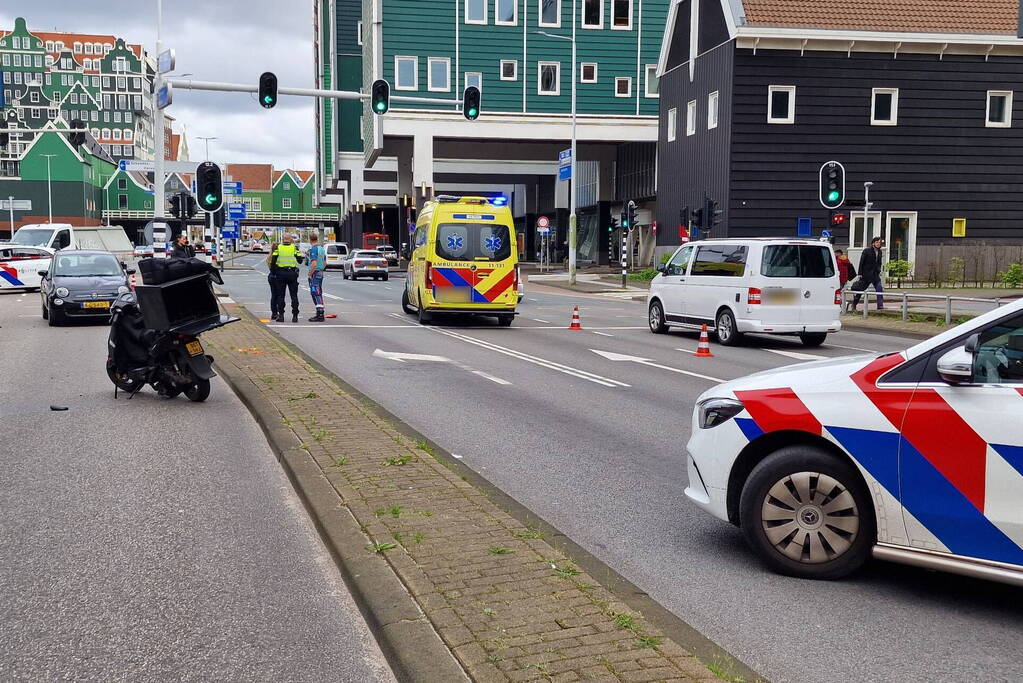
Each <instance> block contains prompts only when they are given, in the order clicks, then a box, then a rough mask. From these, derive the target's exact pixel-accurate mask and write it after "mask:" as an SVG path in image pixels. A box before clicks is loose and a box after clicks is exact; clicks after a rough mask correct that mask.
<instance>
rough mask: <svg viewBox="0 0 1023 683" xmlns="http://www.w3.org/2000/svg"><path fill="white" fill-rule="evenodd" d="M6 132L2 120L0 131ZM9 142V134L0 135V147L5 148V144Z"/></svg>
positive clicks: (0, 121) (5, 124)
mask: <svg viewBox="0 0 1023 683" xmlns="http://www.w3.org/2000/svg"><path fill="white" fill-rule="evenodd" d="M6 130H7V122H6V121H4V120H2V119H0V131H6ZM10 141H11V134H10V133H6V132H3V133H0V147H6V146H7V144H8V143H9V142H10Z"/></svg>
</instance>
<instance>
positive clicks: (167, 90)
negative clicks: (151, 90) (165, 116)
mask: <svg viewBox="0 0 1023 683" xmlns="http://www.w3.org/2000/svg"><path fill="white" fill-rule="evenodd" d="M172 104H174V86H173V85H171V84H170V83H164V85H163V87H162V88H160V92H158V93H157V94H156V108H157V109H166V108H167V107H169V106H170V105H172Z"/></svg>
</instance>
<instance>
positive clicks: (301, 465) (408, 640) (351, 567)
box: [215, 311, 469, 681]
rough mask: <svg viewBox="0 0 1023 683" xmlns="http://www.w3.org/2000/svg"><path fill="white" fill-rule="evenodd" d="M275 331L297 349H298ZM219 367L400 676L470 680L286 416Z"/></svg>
mask: <svg viewBox="0 0 1023 683" xmlns="http://www.w3.org/2000/svg"><path fill="white" fill-rule="evenodd" d="M245 313H246V314H248V311H245ZM248 315H251V314H248ZM274 334H275V336H277V338H278V341H279V342H281V343H282V344H285V345H287V346H288V348H289V350H290V351H292V352H297V349H295V348H294V347H292V346H291V345H290V344H288V343H287V342H286V341H284V340H283V339H281V338H280V337H279V336H278V335H276V333H274ZM303 358H304V356H303ZM215 366H216V369H217V371H218V372H219V373H220V374H221V375H222V376H223V377H224V379H225V380H226V381H227V383H228V384H229V385H230V386H231V388H232V389H233V390H234V392H235V394H237V395H238V397H239V399H241V401H242V403H243V404H244V405H245V406H246V407H247V408H248V409H249V412H250V413H252V416H253V417H254V418H255V419H256V422H257V423H259V426H260V428H261V429H262V430H263V433H264V434H265V435H266V439H267V441H268V442H269V444H270V446H271V448H272V449H273V450H274V451H275V453H276V454H277V459H278V461H279V462H280V463H281V466H282V467H283V468H284V471H285V473H286V474H287V475H288V479H289V480H290V481H291V484H292V486H293V487H294V489H295V491H296V492H297V493H298V495H299V498H301V499H302V503H303V504H304V506H305V508H306V510H307V511H308V513H309V516H310V517H311V518H312V520H313V523H314V525H315V526H316V530H317V531H318V532H319V534H320V537H321V539H322V540H323V542H324V544H325V545H326V546H327V550H328V551H329V552H330V554H331V556H332V557H333V558H334V563H335V565H336V566H337V568H338V571H340V573H341V577H342V579H343V580H344V582H345V585H346V586H347V587H348V589H349V591H350V592H351V593H352V597H353V599H354V600H355V604H356V605H357V606H358V608H359V612H360V613H361V614H362V616H363V618H364V619H365V620H366V624H367V625H368V627H369V629H370V632H371V633H372V634H373V637H374V638H375V639H376V641H377V643H378V644H379V646H380V649H381V651H382V652H383V654H384V657H385V658H386V659H387V663H388V664H389V665H390V667H391V669H392V671H393V672H394V675H395V677H396V678H397V679H398V680H399V681H468V680H469V677H468V676H467V675H466V673H465V671H464V669H462V666H461V665H460V664H459V663H458V661H457V660H456V659H455V658H454V656H453V655H452V654H451V650H450V649H449V648H448V647H447V645H445V644H444V642H443V641H442V640H441V638H440V635H438V633H437V631H435V630H434V628H433V625H432V624H431V623H430V620H429V619H428V618H427V616H426V615H425V614H424V613H423V612H422V610H421V609H420V608H419V604H418V603H417V602H416V601H415V599H414V598H413V597H412V596H411V595H410V594H409V592H408V591H407V590H406V588H405V586H404V584H402V582H401V581H400V580H399V579H398V576H397V575H396V574H395V573H394V570H393V569H391V567H390V565H389V564H388V563H387V560H385V559H384V558H383V556H382V555H379V554H370V553H367V552H365V549H364V548H365V546H366V537H365V535H363V533H362V531H361V530H360V528H359V523H358V522H357V521H356V520H355V518H354V517H352V516H351V514H350V513H349V512H348V511H347V509H346V508H345V507H344V506H343V505H340V504H339V501H340V499H339V497H338V494H337V492H336V491H335V490H334V487H333V486H331V484H330V482H328V481H327V479H326V478H325V477H324V476H323V472H322V471H321V470H320V468H319V466H318V465H316V463H315V462H313V461H312V460H311V458H310V457H309V455H308V454H307V453H306V452H305V451H303V450H302V449H301V448H299V446H300V445H301V442H300V441H299V440H298V437H296V436H295V434H294V432H292V431H291V430H290V429H288V428H286V427H284V426H283V425H281V424H280V417H281V416H280V412H279V411H278V410H277V409H276V408H274V406H273V405H272V404H271V403H270V402H269V401H268V400H266V399H265V398H263V396H262V395H260V393H259V391H258V390H257V389H256V388H255V386H254V385H253V384H252V382H251V381H250V380H248V378H246V377H244V376H243V375H241V373H240V372H238V371H237V370H236V369H235V368H233V367H231V366H230V365H229V364H221V363H215ZM328 376H329V377H333V375H329V374H328Z"/></svg>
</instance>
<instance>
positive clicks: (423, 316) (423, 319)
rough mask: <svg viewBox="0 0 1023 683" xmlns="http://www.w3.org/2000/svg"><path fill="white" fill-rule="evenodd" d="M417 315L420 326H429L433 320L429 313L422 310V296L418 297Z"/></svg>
mask: <svg viewBox="0 0 1023 683" xmlns="http://www.w3.org/2000/svg"><path fill="white" fill-rule="evenodd" d="M417 313H418V314H419V324H420V325H429V324H430V321H432V320H433V316H432V315H431V314H430V313H427V312H426V310H425V309H424V308H423V295H422V294H420V295H419V309H418V311H417Z"/></svg>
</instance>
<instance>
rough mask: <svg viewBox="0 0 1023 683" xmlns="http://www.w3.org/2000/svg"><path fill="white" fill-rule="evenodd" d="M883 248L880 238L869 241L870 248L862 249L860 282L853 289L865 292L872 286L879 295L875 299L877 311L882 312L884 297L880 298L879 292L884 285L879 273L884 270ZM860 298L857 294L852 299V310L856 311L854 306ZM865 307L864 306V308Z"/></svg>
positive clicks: (860, 295) (882, 241)
mask: <svg viewBox="0 0 1023 683" xmlns="http://www.w3.org/2000/svg"><path fill="white" fill-rule="evenodd" d="M883 246H884V240H882V239H881V238H880V237H875V238H874V239H872V240H870V247H869V248H868V249H864V250H863V254H862V255H861V256H860V268H859V270H860V280H859V282H858V283H857V284H856V285H855V286H854V287H853V290H854V291H857V292H865V291H866V290H867V287H870V286H873V287H874V291H875V292H877V293H878V295H879V296H878V297H877V309H878V310H884V297H883V296H880V294H881V292H883V291H884V285H883V284H882V283H881V273H882V271H883V269H884V268H883V266H884V254H883V252H882V251H881V248H882V247H883ZM862 297H863V295H862V294H857V295H856V296H855V297H853V303H852V310H854V311H855V310H856V306H857V305H859V303H860V299H861V298H862ZM866 305H867V304H864V306H866Z"/></svg>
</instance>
